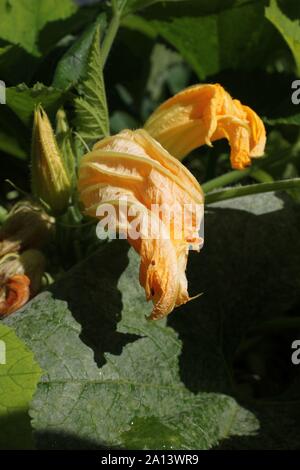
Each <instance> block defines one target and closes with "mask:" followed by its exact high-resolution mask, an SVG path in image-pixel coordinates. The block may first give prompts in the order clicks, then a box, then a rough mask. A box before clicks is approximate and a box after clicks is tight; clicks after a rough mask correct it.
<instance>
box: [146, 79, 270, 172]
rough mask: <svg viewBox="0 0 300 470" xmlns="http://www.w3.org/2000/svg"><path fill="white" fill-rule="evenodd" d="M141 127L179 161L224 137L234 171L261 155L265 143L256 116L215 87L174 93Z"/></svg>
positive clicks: (264, 136)
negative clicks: (229, 148)
mask: <svg viewBox="0 0 300 470" xmlns="http://www.w3.org/2000/svg"><path fill="white" fill-rule="evenodd" d="M144 127H145V129H146V130H147V131H148V132H149V134H150V135H151V136H152V137H154V139H156V140H157V141H158V142H160V143H161V145H162V146H163V147H164V148H165V149H166V150H168V152H170V153H171V154H172V155H173V156H174V157H176V158H178V159H179V160H181V159H182V158H184V157H185V156H186V155H187V154H188V153H189V152H191V151H192V150H194V149H195V148H197V147H200V146H201V145H204V144H207V145H209V146H211V145H212V144H211V142H213V141H215V140H219V139H224V138H225V139H227V140H228V141H229V144H230V147H231V154H230V160H231V165H232V168H235V169H237V170H242V169H244V168H245V167H246V166H248V165H250V164H251V158H256V157H259V156H262V155H263V153H264V148H265V143H266V132H265V128H264V124H263V122H262V120H261V119H260V118H259V116H258V115H257V114H256V113H255V112H254V111H253V110H252V109H251V108H249V107H248V106H244V105H242V104H241V103H240V101H238V100H235V99H232V98H231V96H230V95H229V93H227V92H226V91H225V90H224V88H223V87H222V86H221V85H219V84H214V85H213V84H204V85H194V86H191V87H189V88H187V89H185V90H183V91H181V92H179V93H177V94H176V95H175V96H173V97H172V98H170V99H169V100H167V101H165V102H164V103H162V104H161V105H160V106H159V107H158V108H157V109H156V110H155V111H154V113H153V114H152V115H151V116H150V117H149V119H148V120H147V122H146V124H145V126H144Z"/></svg>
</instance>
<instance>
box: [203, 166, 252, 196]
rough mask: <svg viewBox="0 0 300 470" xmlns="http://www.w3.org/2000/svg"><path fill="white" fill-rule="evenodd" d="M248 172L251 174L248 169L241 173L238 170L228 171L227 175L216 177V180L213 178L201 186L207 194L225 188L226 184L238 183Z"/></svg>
mask: <svg viewBox="0 0 300 470" xmlns="http://www.w3.org/2000/svg"><path fill="white" fill-rule="evenodd" d="M250 172H251V169H250V168H247V169H246V170H243V171H240V170H234V171H229V172H228V173H225V174H224V175H221V176H217V178H213V179H212V180H209V181H207V182H206V183H203V184H202V185H201V186H202V189H203V191H204V192H205V193H209V192H210V191H212V190H213V189H217V188H222V187H224V186H227V185H228V184H231V183H235V182H236V181H240V180H241V179H243V178H245V177H246V176H248V175H249V174H250Z"/></svg>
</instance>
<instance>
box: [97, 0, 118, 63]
mask: <svg viewBox="0 0 300 470" xmlns="http://www.w3.org/2000/svg"><path fill="white" fill-rule="evenodd" d="M112 7H113V16H112V19H111V22H110V24H109V26H108V29H107V33H106V35H105V38H104V41H103V43H102V49H101V53H102V63H103V68H104V66H105V63H106V61H107V58H108V55H109V52H110V50H111V47H112V45H113V42H114V40H115V37H116V35H117V32H118V29H119V26H120V21H121V15H122V11H121V10H118V8H117V6H116V2H113V4H112Z"/></svg>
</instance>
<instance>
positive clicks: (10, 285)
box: [0, 250, 46, 317]
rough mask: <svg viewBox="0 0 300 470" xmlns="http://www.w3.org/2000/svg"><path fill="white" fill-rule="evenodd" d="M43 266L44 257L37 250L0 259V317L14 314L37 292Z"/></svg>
mask: <svg viewBox="0 0 300 470" xmlns="http://www.w3.org/2000/svg"><path fill="white" fill-rule="evenodd" d="M45 264H46V261H45V257H44V255H43V254H42V253H41V252H40V251H38V250H26V251H24V252H23V253H22V254H16V253H9V254H7V255H6V256H4V257H3V258H1V260H0V317H1V316H6V315H9V314H11V313H13V312H15V311H16V310H18V309H19V308H20V307H22V306H23V305H24V304H25V303H26V302H27V301H28V300H29V298H31V297H33V296H34V295H36V294H37V293H38V292H39V290H40V288H41V283H42V276H43V274H44V271H45Z"/></svg>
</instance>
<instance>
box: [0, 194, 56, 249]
mask: <svg viewBox="0 0 300 470" xmlns="http://www.w3.org/2000/svg"><path fill="white" fill-rule="evenodd" d="M53 227H54V219H53V218H52V217H50V216H49V215H48V214H46V213H45V211H44V210H43V209H42V208H41V207H40V206H38V205H37V204H33V203H32V202H30V201H21V202H19V203H18V204H16V205H15V206H14V207H13V209H12V211H11V212H10V214H9V216H8V218H7V219H6V220H5V222H4V224H3V225H2V226H1V228H0V257H1V256H3V255H5V254H7V253H10V252H16V251H20V250H24V249H26V248H39V247H41V246H42V245H43V244H44V243H46V242H47V241H48V240H49V236H50V235H51V233H52V231H53Z"/></svg>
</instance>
